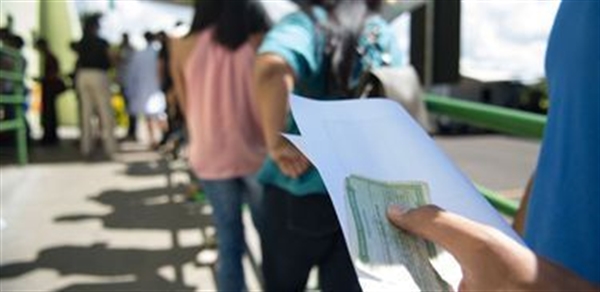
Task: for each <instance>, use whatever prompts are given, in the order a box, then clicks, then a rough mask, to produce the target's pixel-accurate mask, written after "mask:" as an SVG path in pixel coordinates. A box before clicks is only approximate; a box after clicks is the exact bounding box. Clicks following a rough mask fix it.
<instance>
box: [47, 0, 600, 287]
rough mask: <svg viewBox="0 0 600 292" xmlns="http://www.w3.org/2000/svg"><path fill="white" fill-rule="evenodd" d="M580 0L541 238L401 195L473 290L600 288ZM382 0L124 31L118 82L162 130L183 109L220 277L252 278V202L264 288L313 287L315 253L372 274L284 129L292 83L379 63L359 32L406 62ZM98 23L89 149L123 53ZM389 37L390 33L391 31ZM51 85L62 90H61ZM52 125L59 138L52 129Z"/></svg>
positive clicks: (596, 59)
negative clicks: (247, 253) (245, 217)
mask: <svg viewBox="0 0 600 292" xmlns="http://www.w3.org/2000/svg"><path fill="white" fill-rule="evenodd" d="M575 2H576V1H569V0H564V1H563V3H562V4H561V7H560V9H559V13H558V15H557V17H556V20H555V24H554V27H553V31H552V35H551V39H550V42H549V45H548V54H547V57H546V69H547V75H548V81H549V90H550V92H549V93H550V97H551V101H552V106H551V108H550V113H549V117H548V126H547V128H546V132H545V136H544V140H543V143H542V151H541V155H540V159H539V162H538V167H537V172H536V176H535V179H534V185H533V189H532V191H531V193H530V194H529V195H528V196H527V197H526V199H525V200H526V203H528V204H527V206H528V210H527V215H526V218H527V220H526V222H525V231H524V232H525V233H524V239H525V242H526V243H527V244H528V248H526V247H523V246H521V245H519V244H517V243H516V242H514V241H512V240H511V239H509V238H508V237H506V236H504V235H502V234H500V233H499V232H498V231H496V230H494V229H492V228H490V227H488V226H483V225H481V224H478V223H476V222H472V221H470V220H468V219H465V218H462V217H460V216H458V215H455V214H451V213H448V212H446V211H444V210H441V209H439V208H437V207H435V206H427V207H423V208H419V209H416V210H411V211H406V210H404V208H403V206H390V208H389V210H388V214H387V215H388V218H389V220H390V222H391V224H393V225H395V226H397V227H398V228H400V229H404V230H407V231H409V232H411V233H414V234H415V235H417V236H422V237H424V238H426V239H429V240H431V241H434V242H436V243H438V244H440V245H441V246H443V247H445V248H446V249H447V250H448V251H449V252H450V253H452V254H453V255H454V256H455V257H456V258H457V260H458V262H459V264H460V265H461V267H462V270H463V275H464V278H463V281H462V283H461V287H460V289H461V290H465V291H467V290H486V291H496V290H545V289H559V290H565V291H567V290H577V291H582V290H592V291H599V290H600V286H598V285H600V217H599V215H598V214H599V212H598V211H599V210H600V184H599V183H598V177H600V164H599V161H600V157H599V156H600V155H599V149H600V148H599V147H598V146H599V142H600V121H599V120H598V117H600V112H599V111H600V104H599V101H600V87H599V86H598V84H600V44H599V42H600V40H599V39H598V38H597V36H598V35H600V31H599V30H600V1H598V0H590V1H579V2H577V3H575ZM381 5H382V1H380V0H310V1H302V2H301V4H300V6H301V9H300V11H298V12H295V13H292V14H290V15H287V16H286V17H284V18H283V19H282V20H281V21H279V22H278V23H275V24H272V23H271V21H270V19H269V17H268V15H267V14H266V13H265V11H264V9H263V7H262V6H261V4H260V2H258V1H255V0H237V1H218V0H204V1H197V3H196V6H195V10H196V11H195V16H194V18H193V21H192V24H191V28H190V31H189V33H188V34H187V35H185V36H183V37H181V38H174V39H169V38H168V37H165V36H164V35H162V36H160V37H158V40H159V41H160V42H161V43H162V49H161V50H160V51H159V50H158V49H157V47H156V46H155V45H154V44H155V41H156V40H157V38H156V37H155V36H153V35H151V34H146V35H145V39H146V41H147V46H146V48H145V49H144V50H141V51H135V50H133V49H132V47H131V46H130V45H129V44H128V40H127V39H128V37H126V36H124V39H123V44H122V45H121V46H120V49H119V54H118V58H117V60H118V61H119V70H118V77H119V79H118V82H119V84H120V85H121V90H122V91H123V93H124V96H125V97H126V100H127V103H128V105H127V107H128V111H129V113H130V114H131V115H133V116H137V115H141V116H145V117H146V118H148V120H149V122H147V124H148V125H149V128H148V129H149V137H151V139H155V137H156V136H157V135H156V134H155V132H156V130H157V129H159V128H160V127H161V126H160V123H158V122H157V121H158V120H159V118H160V117H161V115H164V113H165V110H166V109H167V108H169V110H167V112H170V113H172V114H177V115H178V116H180V119H181V120H182V121H183V122H182V127H184V128H185V133H186V135H184V136H186V137H187V139H188V145H187V149H188V160H189V165H190V168H191V170H192V172H193V176H194V180H195V181H197V182H198V183H199V184H200V185H201V186H202V187H203V189H204V191H205V193H206V195H207V197H208V200H209V203H210V204H211V206H212V207H213V214H212V216H213V219H214V222H215V225H216V229H217V240H218V252H219V259H218V263H217V270H216V279H217V287H218V289H219V290H220V291H243V290H245V289H246V284H245V282H244V272H243V267H242V256H243V254H244V250H245V239H244V226H243V223H242V216H241V215H242V205H243V204H244V203H248V205H249V206H250V210H251V213H252V218H253V223H254V225H255V227H256V229H257V230H258V233H259V235H260V243H261V249H262V275H263V277H264V284H265V290H266V291H297V290H303V289H304V288H305V286H306V282H307V280H308V276H309V272H310V271H311V269H312V268H313V267H318V268H319V286H320V288H321V289H323V290H325V291H360V290H361V287H360V285H359V282H358V279H357V275H356V272H355V269H354V267H353V265H352V262H351V259H350V255H349V253H348V250H347V247H346V243H345V241H344V237H343V235H342V233H341V229H340V225H339V222H338V221H337V217H336V215H335V212H334V209H333V206H332V203H331V200H330V198H329V195H328V193H327V190H326V188H325V186H324V184H323V181H322V179H321V177H320V176H319V173H318V171H317V170H316V169H315V167H314V166H312V165H311V163H310V162H309V160H308V159H307V158H306V157H305V156H304V155H303V154H302V153H301V152H300V151H299V150H298V149H297V148H295V146H293V145H292V144H291V143H289V142H288V141H287V140H286V139H284V138H283V137H282V135H281V133H282V132H285V133H292V134H297V133H298V128H297V126H296V124H295V122H294V119H293V117H292V116H291V115H290V113H289V105H288V97H289V96H290V94H291V93H296V94H299V95H302V96H305V97H308V98H313V99H320V100H334V99H339V97H340V96H352V94H353V91H354V88H353V87H354V86H355V84H356V83H357V79H358V78H359V77H360V73H361V71H362V70H366V68H364V67H362V66H364V64H360V65H357V64H358V63H357V62H358V61H357V60H360V59H361V58H363V57H364V56H363V55H360V54H361V52H358V53H359V56H357V55H356V54H357V50H356V48H357V47H358V46H359V43H360V42H361V41H364V40H367V41H369V42H374V44H375V45H376V47H386V50H387V51H386V52H385V55H386V57H385V62H383V61H382V62H374V63H370V64H371V65H373V64H377V66H399V64H400V54H399V51H398V48H397V47H396V45H395V44H396V42H395V40H394V34H393V33H392V32H391V30H390V29H389V26H388V24H387V23H386V22H385V21H384V20H383V18H381V16H380V15H379V11H380V9H381ZM366 28H369V29H366ZM98 30H99V22H98V18H90V19H88V21H86V23H85V25H84V35H83V38H82V40H81V41H80V42H78V43H77V44H76V45H75V46H74V49H75V51H76V52H77V53H78V56H79V59H78V62H77V73H76V80H75V84H76V89H77V94H78V96H79V100H80V104H81V124H82V138H81V152H82V154H84V155H89V154H90V153H91V152H92V151H93V147H94V145H95V143H93V141H94V137H93V135H92V134H93V130H92V123H91V119H92V116H93V115H94V114H97V115H98V117H99V120H100V129H101V133H102V135H101V138H102V140H103V142H104V151H105V152H106V154H107V155H108V156H113V155H114V153H115V151H116V148H117V145H116V140H115V137H114V133H113V128H114V122H113V117H112V112H111V108H110V103H109V100H110V96H111V92H110V89H109V78H108V75H107V70H108V69H109V68H110V67H111V66H112V64H114V61H113V59H114V58H113V57H112V56H111V52H110V50H109V45H108V43H107V42H106V41H105V40H103V39H102V38H100V37H99V35H98ZM365 34H366V35H365ZM379 41H382V42H383V41H385V42H386V45H385V46H377V45H379V43H378V42H379ZM38 47H39V48H40V51H41V52H43V53H44V54H45V58H46V60H47V64H48V66H50V67H49V68H47V70H46V71H47V72H46V75H48V78H50V79H51V76H52V75H53V74H55V73H56V67H57V66H55V65H53V64H54V63H53V61H52V60H53V59H52V55H51V54H50V53H48V51H47V49H45V47H46V46H45V44H44V43H43V42H40V43H39V44H38ZM358 51H360V50H358ZM362 54H365V53H364V52H362ZM369 57H371V56H369ZM374 58H377V57H374ZM50 79H49V80H50ZM50 86H51V85H44V88H50ZM49 90H51V89H49ZM45 94H46V95H44V100H49V101H51V100H52V98H53V97H52V91H49V92H48V93H45ZM50 110H52V109H50ZM49 124H50V125H52V119H51V117H50V122H49ZM170 124H171V125H172V124H173V123H170ZM134 128H135V127H134ZM169 132H170V131H169ZM48 135H49V136H48V137H49V138H48V139H53V137H54V136H53V135H54V134H53V132H52V130H51V129H50V130H48ZM129 135H130V137H135V135H136V134H135V132H134V130H131V131H130V132H129ZM151 141H152V145H153V146H155V145H158V141H157V140H151Z"/></svg>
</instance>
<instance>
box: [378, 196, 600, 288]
mask: <svg viewBox="0 0 600 292" xmlns="http://www.w3.org/2000/svg"><path fill="white" fill-rule="evenodd" d="M388 219H389V220H390V222H391V223H392V224H393V225H395V226H396V227H398V228H400V229H404V230H407V231H409V232H411V233H413V234H415V235H417V236H420V237H422V238H425V239H428V240H431V241H433V242H435V243H437V244H439V245H440V246H442V247H444V248H445V249H446V250H447V251H448V252H450V253H451V254H452V255H454V257H455V258H456V260H457V261H458V263H459V264H460V266H461V268H462V272H463V279H462V281H461V283H460V286H459V291H600V287H595V286H594V285H593V284H592V283H590V282H587V281H585V280H583V279H581V278H579V277H578V276H576V275H575V274H573V273H572V272H570V271H569V270H567V269H565V268H563V267H561V266H559V265H556V264H554V263H552V262H550V261H548V260H546V259H544V258H542V257H539V256H537V255H536V254H534V253H533V252H532V251H531V250H529V249H527V248H526V247H524V246H522V245H520V244H518V243H517V242H515V241H514V240H512V239H511V238H509V237H508V236H506V235H504V234H503V233H501V232H500V231H498V230H496V229H494V228H492V227H489V226H487V225H483V224H480V223H477V222H474V221H471V220H469V219H466V218H464V217H461V216H458V215H456V214H453V213H450V212H447V211H444V210H442V209H440V208H438V207H436V206H425V207H421V208H417V209H414V210H410V211H406V210H403V209H402V207H400V206H390V207H389V209H388Z"/></svg>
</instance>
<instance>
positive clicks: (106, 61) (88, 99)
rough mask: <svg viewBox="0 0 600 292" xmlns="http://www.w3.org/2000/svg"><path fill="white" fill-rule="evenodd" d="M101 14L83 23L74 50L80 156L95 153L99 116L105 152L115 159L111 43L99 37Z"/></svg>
mask: <svg viewBox="0 0 600 292" xmlns="http://www.w3.org/2000/svg"><path fill="white" fill-rule="evenodd" d="M99 17H100V16H99V15H94V16H91V17H88V18H87V19H86V20H85V23H84V32H83V38H82V39H81V41H79V43H77V44H76V45H75V47H74V49H75V50H76V51H77V54H78V55H79V59H78V61H77V66H78V67H77V75H76V81H75V84H76V86H77V92H78V94H79V96H80V104H81V124H82V126H81V153H82V154H83V155H84V156H86V157H89V156H90V155H91V154H92V152H93V150H94V149H93V147H94V144H95V143H94V137H93V135H92V133H93V131H92V118H93V115H94V112H96V113H97V114H98V117H99V120H100V128H101V132H102V142H103V144H104V152H105V153H106V155H107V156H108V157H112V156H113V154H114V152H115V150H116V144H115V137H114V135H113V124H114V123H113V113H112V109H111V106H110V98H111V93H110V89H109V85H110V83H109V80H108V76H107V74H106V71H107V70H108V69H109V68H110V65H111V62H110V57H109V56H110V55H109V45H108V42H107V41H105V40H104V39H102V38H100V36H99V35H98V31H99V29H100V23H99Z"/></svg>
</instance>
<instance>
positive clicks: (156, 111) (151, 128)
mask: <svg viewBox="0 0 600 292" xmlns="http://www.w3.org/2000/svg"><path fill="white" fill-rule="evenodd" d="M144 39H146V48H145V49H143V50H141V51H137V52H135V53H134V54H133V56H132V58H131V62H130V63H129V66H128V68H127V74H126V82H125V89H126V90H127V91H126V94H127V97H128V98H129V103H128V104H127V107H128V111H129V113H130V115H131V117H132V119H135V118H136V117H137V116H144V117H145V118H146V126H147V128H148V137H149V141H150V146H151V148H152V149H155V148H156V147H157V146H158V142H157V140H156V136H157V135H158V133H159V132H160V131H159V129H160V126H159V119H160V118H161V116H163V115H164V112H165V107H166V103H165V95H164V94H163V92H162V91H161V90H160V82H159V72H158V51H157V50H156V47H155V46H154V35H153V34H152V33H151V32H146V33H145V34H144Z"/></svg>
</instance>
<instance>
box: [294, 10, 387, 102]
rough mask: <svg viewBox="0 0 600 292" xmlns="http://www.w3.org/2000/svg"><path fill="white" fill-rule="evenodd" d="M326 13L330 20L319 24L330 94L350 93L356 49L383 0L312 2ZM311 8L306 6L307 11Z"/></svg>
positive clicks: (310, 12)
mask: <svg viewBox="0 0 600 292" xmlns="http://www.w3.org/2000/svg"><path fill="white" fill-rule="evenodd" d="M310 4H311V5H318V6H321V7H323V8H324V9H325V10H326V11H327V21H325V22H323V21H320V22H319V21H316V18H315V17H314V15H312V11H308V13H309V15H312V16H313V20H315V21H316V23H317V30H318V31H319V33H324V34H325V38H326V41H327V43H326V46H325V56H326V58H327V68H326V69H327V71H328V72H327V73H328V80H327V85H328V93H329V94H343V95H347V94H350V93H351V91H352V88H350V84H349V83H350V75H351V74H352V69H353V68H352V66H353V64H354V61H355V58H356V52H355V51H356V46H357V43H358V39H359V37H360V35H361V33H362V30H363V27H364V24H365V21H366V20H367V18H368V17H369V16H371V15H373V14H375V13H377V11H378V10H379V8H380V7H381V0H311V1H310ZM309 7H310V6H306V7H305V9H307V8H309Z"/></svg>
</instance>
